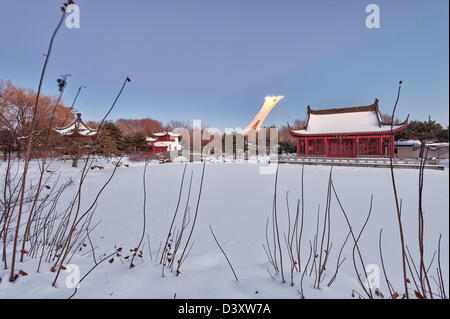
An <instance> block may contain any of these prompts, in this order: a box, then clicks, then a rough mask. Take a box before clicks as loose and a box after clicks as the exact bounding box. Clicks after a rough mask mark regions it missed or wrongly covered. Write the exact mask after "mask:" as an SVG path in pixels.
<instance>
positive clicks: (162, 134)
mask: <svg viewBox="0 0 450 319" xmlns="http://www.w3.org/2000/svg"><path fill="white" fill-rule="evenodd" d="M166 135H169V136H172V137H180V136H181V134H176V133H172V132H159V133H153V136H158V137H159V136H166Z"/></svg>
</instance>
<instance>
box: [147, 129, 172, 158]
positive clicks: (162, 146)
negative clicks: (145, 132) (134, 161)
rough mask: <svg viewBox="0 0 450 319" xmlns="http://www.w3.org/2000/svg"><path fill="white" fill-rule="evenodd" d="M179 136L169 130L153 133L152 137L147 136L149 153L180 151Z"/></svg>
mask: <svg viewBox="0 0 450 319" xmlns="http://www.w3.org/2000/svg"><path fill="white" fill-rule="evenodd" d="M180 136H181V135H179V134H175V133H171V132H161V133H153V137H147V138H146V141H147V143H148V152H149V153H162V152H172V151H180V150H181V144H180V142H179V141H180Z"/></svg>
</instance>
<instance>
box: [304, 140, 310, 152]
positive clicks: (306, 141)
mask: <svg viewBox="0 0 450 319" xmlns="http://www.w3.org/2000/svg"><path fill="white" fill-rule="evenodd" d="M308 155H309V143H308V139H307V138H305V156H308Z"/></svg>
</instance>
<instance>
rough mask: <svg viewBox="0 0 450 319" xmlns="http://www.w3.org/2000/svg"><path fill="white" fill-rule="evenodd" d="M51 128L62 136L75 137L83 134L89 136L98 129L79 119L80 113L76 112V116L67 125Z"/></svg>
mask: <svg viewBox="0 0 450 319" xmlns="http://www.w3.org/2000/svg"><path fill="white" fill-rule="evenodd" d="M53 130H54V131H55V132H56V133H58V134H60V135H63V136H70V137H77V136H85V137H91V136H94V135H96V134H97V132H98V130H96V129H93V128H90V127H89V126H88V125H87V124H86V123H84V121H83V120H82V119H81V113H77V118H76V119H75V120H74V121H73V122H72V123H71V124H69V125H67V126H64V127H56V126H54V127H53Z"/></svg>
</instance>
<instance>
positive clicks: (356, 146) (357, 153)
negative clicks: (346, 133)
mask: <svg viewBox="0 0 450 319" xmlns="http://www.w3.org/2000/svg"><path fill="white" fill-rule="evenodd" d="M357 148H358V151H357V152H356V149H357ZM355 153H356V156H358V155H359V136H357V137H356V145H355Z"/></svg>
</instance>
